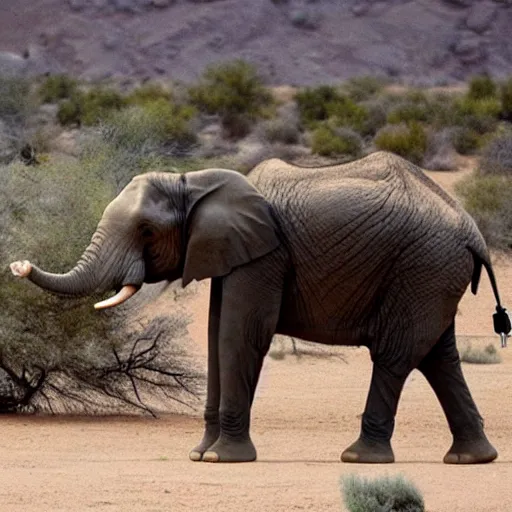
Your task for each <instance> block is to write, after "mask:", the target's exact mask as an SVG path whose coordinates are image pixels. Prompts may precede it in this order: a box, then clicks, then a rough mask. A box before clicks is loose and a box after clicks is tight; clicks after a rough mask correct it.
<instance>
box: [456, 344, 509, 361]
mask: <svg viewBox="0 0 512 512" xmlns="http://www.w3.org/2000/svg"><path fill="white" fill-rule="evenodd" d="M460 360H461V361H462V362H463V363H469V364H498V363H501V361H502V358H501V355H500V354H499V352H498V351H497V350H496V347H495V346H494V345H493V344H491V343H489V345H487V346H486V347H484V348H483V349H482V348H475V347H473V346H471V344H470V343H468V344H467V345H466V346H465V347H464V349H463V350H462V352H461V354H460Z"/></svg>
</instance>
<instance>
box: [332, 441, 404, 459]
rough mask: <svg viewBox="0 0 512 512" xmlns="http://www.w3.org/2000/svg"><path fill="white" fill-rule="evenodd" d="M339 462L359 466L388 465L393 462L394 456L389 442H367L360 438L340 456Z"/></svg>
mask: <svg viewBox="0 0 512 512" xmlns="http://www.w3.org/2000/svg"><path fill="white" fill-rule="evenodd" d="M341 461H342V462H357V463H359V464H389V463H390V462H395V456H394V454H393V450H392V448H391V443H390V442H389V441H382V442H377V441H369V440H367V439H363V438H361V437H360V438H359V439H358V440H357V441H356V442H355V443H353V444H352V445H350V446H349V447H348V448H347V449H346V450H345V451H344V452H343V453H342V454H341Z"/></svg>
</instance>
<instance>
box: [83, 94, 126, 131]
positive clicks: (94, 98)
mask: <svg viewBox="0 0 512 512" xmlns="http://www.w3.org/2000/svg"><path fill="white" fill-rule="evenodd" d="M79 98H80V104H81V118H82V123H83V124H85V125H93V124H96V123H98V122H99V121H101V119H104V118H105V117H107V116H108V115H109V114H110V113H111V112H113V111H115V110H120V109H121V108H122V107H124V106H125V105H126V101H125V99H124V98H123V97H122V96H121V94H120V93H119V92H117V91H115V90H114V89H105V88H102V87H93V88H92V89H90V90H89V91H87V92H86V93H85V94H84V95H80V96H79Z"/></svg>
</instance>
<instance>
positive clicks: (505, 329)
mask: <svg viewBox="0 0 512 512" xmlns="http://www.w3.org/2000/svg"><path fill="white" fill-rule="evenodd" d="M468 249H469V251H470V252H471V254H472V255H473V261H474V266H473V276H472V278H471V292H472V293H473V294H474V295H476V292H477V291H478V283H479V282H480V276H481V274H482V266H483V267H484V268H485V270H486V271H487V275H488V276H489V281H490V282H491V287H492V291H493V293H494V298H495V300H496V313H494V315H493V321H494V331H495V332H496V334H499V335H500V336H501V339H502V346H506V338H507V336H508V334H509V333H510V331H511V330H512V325H511V322H510V318H509V316H508V313H507V310H506V309H505V308H504V307H503V306H502V305H501V300H500V294H499V291H498V284H497V282H496V276H495V275H494V270H493V268H492V264H491V261H490V259H489V254H488V252H487V250H486V251H485V253H484V254H478V253H477V252H476V251H475V249H474V248H472V247H468Z"/></svg>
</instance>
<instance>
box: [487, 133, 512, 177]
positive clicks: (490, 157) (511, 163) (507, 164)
mask: <svg viewBox="0 0 512 512" xmlns="http://www.w3.org/2000/svg"><path fill="white" fill-rule="evenodd" d="M479 170H480V172H481V173H482V174H501V175H508V176H511V175H512V131H506V132H504V133H502V134H500V135H498V136H497V137H495V138H494V139H492V140H491V141H490V142H489V144H488V145H487V146H486V147H485V148H484V150H483V154H482V158H481V159H480V167H479Z"/></svg>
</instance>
